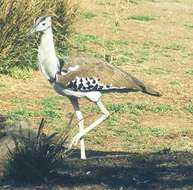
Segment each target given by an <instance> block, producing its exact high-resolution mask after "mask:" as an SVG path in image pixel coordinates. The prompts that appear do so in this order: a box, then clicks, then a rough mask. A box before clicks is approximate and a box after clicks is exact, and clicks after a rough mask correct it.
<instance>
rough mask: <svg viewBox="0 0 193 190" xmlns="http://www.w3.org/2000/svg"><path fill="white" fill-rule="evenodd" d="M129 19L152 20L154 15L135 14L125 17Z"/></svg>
mask: <svg viewBox="0 0 193 190" xmlns="http://www.w3.org/2000/svg"><path fill="white" fill-rule="evenodd" d="M127 18H128V19H129V20H137V21H145V22H146V21H152V20H155V18H154V17H151V16H142V15H136V16H129V17H127Z"/></svg>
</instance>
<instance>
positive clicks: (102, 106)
mask: <svg viewBox="0 0 193 190" xmlns="http://www.w3.org/2000/svg"><path fill="white" fill-rule="evenodd" d="M96 104H97V105H98V107H99V108H100V110H101V112H102V113H103V115H102V116H101V117H100V118H99V119H97V120H96V121H95V122H94V123H92V124H91V125H89V126H88V127H87V128H84V130H81V131H80V132H79V133H78V134H77V135H76V136H75V137H74V138H73V140H72V143H71V145H73V144H77V143H78V141H79V140H81V139H82V137H83V136H85V135H86V134H87V133H88V132H89V131H91V130H93V129H94V128H96V127H97V126H98V125H99V124H101V123H102V122H103V121H104V120H105V119H106V118H107V117H108V116H109V112H108V110H107V109H106V108H105V106H104V105H103V103H102V102H101V101H100V100H99V101H98V102H96Z"/></svg>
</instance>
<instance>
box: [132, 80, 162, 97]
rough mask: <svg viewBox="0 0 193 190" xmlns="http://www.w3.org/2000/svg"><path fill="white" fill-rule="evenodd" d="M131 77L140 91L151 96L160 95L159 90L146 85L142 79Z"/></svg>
mask: <svg viewBox="0 0 193 190" xmlns="http://www.w3.org/2000/svg"><path fill="white" fill-rule="evenodd" d="M132 78H133V80H134V81H135V83H136V84H137V86H138V87H139V89H140V91H141V92H143V93H145V94H148V95H151V96H158V97H159V96H161V94H160V93H159V92H157V91H156V90H154V89H152V88H150V87H149V86H146V85H145V84H144V83H143V82H142V81H140V80H138V79H137V78H135V77H132Z"/></svg>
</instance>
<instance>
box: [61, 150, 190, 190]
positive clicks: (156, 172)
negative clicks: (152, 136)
mask: <svg viewBox="0 0 193 190" xmlns="http://www.w3.org/2000/svg"><path fill="white" fill-rule="evenodd" d="M87 154H88V159H87V160H85V161H84V160H83V161H82V160H79V158H78V156H79V154H78V150H75V151H74V153H73V155H72V158H71V159H69V160H67V161H66V162H65V163H64V164H63V165H62V166H61V171H60V172H61V173H63V175H65V177H64V178H63V179H62V177H61V178H60V180H59V182H60V183H61V182H62V183H65V185H69V186H71V185H76V186H77V185H78V186H81V185H104V186H106V187H109V188H115V189H119V188H123V189H186V188H187V189H189V188H191V187H192V188H193V154H192V153H189V152H173V153H169V152H159V153H151V154H133V153H126V152H99V151H91V150H90V151H87ZM76 157H77V158H76Z"/></svg>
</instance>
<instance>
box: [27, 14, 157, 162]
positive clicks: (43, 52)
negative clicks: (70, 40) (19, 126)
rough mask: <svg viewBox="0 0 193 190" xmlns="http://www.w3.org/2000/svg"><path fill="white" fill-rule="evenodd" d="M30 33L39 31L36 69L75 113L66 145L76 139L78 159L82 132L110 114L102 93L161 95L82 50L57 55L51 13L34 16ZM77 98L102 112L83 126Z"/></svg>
mask: <svg viewBox="0 0 193 190" xmlns="http://www.w3.org/2000/svg"><path fill="white" fill-rule="evenodd" d="M34 33H39V34H40V44H39V46H38V66H39V69H40V71H41V72H42V73H43V75H44V76H45V78H46V79H47V80H48V81H49V83H50V84H51V86H52V87H53V89H54V90H55V91H56V92H57V93H58V94H60V95H62V96H66V97H68V98H69V100H70V102H71V104H72V106H73V108H74V111H75V114H76V116H77V120H78V126H79V132H78V133H77V134H76V135H75V136H74V137H73V139H72V141H71V143H70V146H69V147H70V148H72V146H74V145H77V144H78V143H79V142H80V158H81V159H86V150H85V141H84V138H85V136H86V135H87V134H88V133H89V132H90V131H92V130H93V129H95V128H96V127H97V126H98V125H99V124H101V123H102V122H104V121H105V120H106V119H107V118H108V117H109V115H110V113H109V111H108V110H107V108H106V107H105V105H104V104H103V102H102V100H101V99H102V95H103V94H106V93H113V92H117V93H129V92H142V93H144V94H148V95H151V96H157V97H159V96H161V94H160V93H159V92H158V91H156V90H154V89H153V88H151V87H149V86H147V85H145V84H144V82H142V81H141V80H139V79H137V78H136V77H134V76H132V75H131V74H129V73H128V72H126V71H124V70H121V69H120V68H118V67H116V66H113V65H112V64H110V63H108V62H107V61H105V60H102V59H97V58H95V57H92V56H91V55H86V54H85V55H84V54H77V55H72V56H68V57H65V58H63V59H61V58H59V57H58V56H57V54H56V50H55V44H54V39H53V30H52V17H51V16H47V15H46V16H40V17H38V18H36V19H35V20H34V24H33V27H32V28H31V31H30V34H34ZM80 98H86V99H88V100H89V101H91V102H93V103H95V104H96V105H97V106H98V107H99V109H100V111H101V112H102V115H101V116H100V117H99V118H98V119H97V120H96V121H94V122H93V123H91V124H90V125H89V126H87V127H85V126H84V117H83V114H82V112H81V110H80V106H79V99H80Z"/></svg>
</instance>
